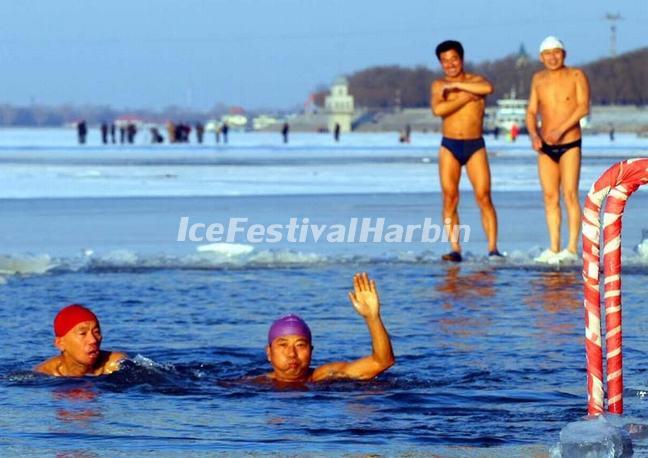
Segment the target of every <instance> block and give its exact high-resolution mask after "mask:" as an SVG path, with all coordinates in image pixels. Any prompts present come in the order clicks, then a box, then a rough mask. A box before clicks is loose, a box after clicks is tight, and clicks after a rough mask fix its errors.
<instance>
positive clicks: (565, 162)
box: [559, 148, 581, 253]
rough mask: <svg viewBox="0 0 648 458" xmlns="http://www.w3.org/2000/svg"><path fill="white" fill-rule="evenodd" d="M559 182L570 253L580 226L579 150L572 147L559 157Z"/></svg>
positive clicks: (575, 244)
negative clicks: (565, 216) (567, 225)
mask: <svg viewBox="0 0 648 458" xmlns="http://www.w3.org/2000/svg"><path fill="white" fill-rule="evenodd" d="M559 167H560V182H561V183H560V184H561V187H562V192H563V198H564V199H565V207H566V208H567V221H568V224H569V242H568V244H567V249H568V250H569V251H571V252H572V253H577V251H578V239H579V237H580V228H581V208H580V199H579V197H578V183H579V181H580V170H581V151H580V148H572V149H570V150H569V151H567V152H566V153H565V154H563V155H562V157H561V158H560V164H559Z"/></svg>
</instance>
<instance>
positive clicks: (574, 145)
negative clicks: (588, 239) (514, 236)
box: [526, 36, 590, 264]
mask: <svg viewBox="0 0 648 458" xmlns="http://www.w3.org/2000/svg"><path fill="white" fill-rule="evenodd" d="M565 56H566V53H565V47H564V45H563V43H562V41H560V40H559V39H558V38H556V37H553V36H549V37H547V38H545V39H544V40H543V41H542V43H541V44H540V61H541V62H542V64H543V65H544V67H545V68H544V70H541V71H539V72H538V73H536V74H535V75H533V80H532V81H531V95H530V97H529V107H528V110H527V116H526V124H527V128H528V130H529V137H530V139H531V142H532V145H533V149H534V150H536V151H537V152H538V175H539V176H540V184H541V185H542V191H543V193H544V202H545V215H546V218H547V228H548V229H549V242H550V245H549V248H548V249H546V250H545V251H543V252H542V253H541V254H540V256H538V257H537V258H535V261H536V262H541V263H545V264H558V263H561V262H575V261H577V260H578V255H577V254H576V253H577V249H578V239H579V236H580V225H581V210H580V202H579V198H578V182H579V180H580V169H581V128H580V120H581V118H583V117H585V116H587V114H588V113H589V103H590V100H589V99H590V96H589V83H588V82H587V76H585V73H583V71H582V70H580V69H577V68H571V67H566V66H565ZM538 116H539V117H540V118H541V120H542V126H541V127H540V129H539V131H538ZM561 187H562V194H563V197H564V199H565V206H566V207H567V219H568V222H569V226H568V227H569V240H568V242H567V247H566V248H565V249H564V250H562V251H561V250H560V220H561V210H560V188H561Z"/></svg>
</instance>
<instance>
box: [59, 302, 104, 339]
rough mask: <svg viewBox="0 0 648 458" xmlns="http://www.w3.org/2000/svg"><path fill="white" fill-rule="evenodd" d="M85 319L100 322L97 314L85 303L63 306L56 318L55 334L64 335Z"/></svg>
mask: <svg viewBox="0 0 648 458" xmlns="http://www.w3.org/2000/svg"><path fill="white" fill-rule="evenodd" d="M84 321H96V322H97V324H99V320H98V319H97V316H96V315H95V314H94V313H92V311H91V310H90V309H88V308H86V307H84V306H83V305H80V304H71V305H68V306H67V307H63V308H62V309H61V310H60V311H59V312H58V314H57V315H56V318H54V334H55V335H56V337H63V336H64V335H65V334H67V333H68V332H70V329H72V328H73V327H75V326H76V325H77V324H79V323H83V322H84Z"/></svg>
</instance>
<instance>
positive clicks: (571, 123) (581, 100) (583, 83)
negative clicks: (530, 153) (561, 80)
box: [547, 69, 590, 143]
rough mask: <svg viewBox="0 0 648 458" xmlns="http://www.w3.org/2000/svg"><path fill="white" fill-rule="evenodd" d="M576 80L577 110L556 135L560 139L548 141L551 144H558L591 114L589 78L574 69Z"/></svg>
mask: <svg viewBox="0 0 648 458" xmlns="http://www.w3.org/2000/svg"><path fill="white" fill-rule="evenodd" d="M573 71H574V78H575V79H576V81H575V83H576V109H575V110H574V111H573V113H572V114H571V116H570V117H569V118H567V119H566V120H565V122H564V123H562V125H561V126H560V128H559V129H556V132H555V133H554V135H555V136H557V137H558V138H556V139H553V138H552V139H549V138H548V139H547V141H551V143H557V142H558V141H559V140H560V138H561V137H562V136H563V135H565V133H566V132H567V131H569V130H570V129H572V128H574V127H575V126H577V125H578V123H579V122H580V120H581V119H582V118H584V117H585V116H587V115H588V114H589V105H590V89H589V82H588V81H587V76H586V75H585V73H584V72H583V71H582V70H580V69H573Z"/></svg>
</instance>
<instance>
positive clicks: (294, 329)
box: [268, 314, 311, 345]
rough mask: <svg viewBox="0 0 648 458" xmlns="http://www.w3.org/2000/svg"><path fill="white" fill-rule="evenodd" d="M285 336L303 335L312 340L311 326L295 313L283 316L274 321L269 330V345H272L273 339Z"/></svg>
mask: <svg viewBox="0 0 648 458" xmlns="http://www.w3.org/2000/svg"><path fill="white" fill-rule="evenodd" d="M283 336H302V337H305V338H306V339H308V341H309V342H310V341H311V332H310V328H309V327H308V325H307V324H306V322H305V321H304V320H302V319H301V318H299V317H298V316H297V315H293V314H290V315H286V316H284V317H281V318H279V319H278V320H277V321H275V322H274V323H272V326H270V330H269V331H268V345H272V341H273V340H275V339H276V338H277V337H283Z"/></svg>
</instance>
